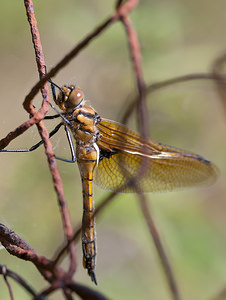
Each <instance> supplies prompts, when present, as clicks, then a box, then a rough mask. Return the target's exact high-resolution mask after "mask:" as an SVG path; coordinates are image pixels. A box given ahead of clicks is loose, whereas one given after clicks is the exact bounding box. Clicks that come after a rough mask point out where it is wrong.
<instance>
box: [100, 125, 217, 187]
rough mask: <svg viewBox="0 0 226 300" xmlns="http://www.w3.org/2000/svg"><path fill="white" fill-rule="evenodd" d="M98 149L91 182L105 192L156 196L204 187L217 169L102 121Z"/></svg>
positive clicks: (208, 163) (193, 156)
mask: <svg viewBox="0 0 226 300" xmlns="http://www.w3.org/2000/svg"><path fill="white" fill-rule="evenodd" d="M99 130H100V133H101V135H102V137H101V139H100V141H98V143H97V144H98V146H99V149H100V161H99V165H98V167H97V168H96V171H95V182H96V184H97V185H99V186H100V187H102V188H103V189H105V190H109V191H115V190H118V189H120V192H136V191H138V190H142V191H143V192H160V191H171V190H175V189H179V188H182V187H190V186H196V185H203V184H208V183H210V182H212V181H214V180H215V178H216V177H217V173H218V171H217V168H216V167H215V166H214V165H213V164H212V163H211V162H210V161H208V160H206V159H204V158H202V157H201V156H199V155H196V154H194V153H191V152H188V151H184V150H181V149H178V148H174V147H171V146H166V145H162V144H159V143H156V142H153V141H152V140H147V141H146V142H145V144H144V143H143V141H142V137H141V136H139V134H137V133H135V132H133V131H131V130H129V129H127V128H126V127H125V126H123V125H121V124H118V123H116V122H112V121H108V120H102V121H101V123H100V125H99Z"/></svg>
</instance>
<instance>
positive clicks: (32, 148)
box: [0, 123, 63, 152]
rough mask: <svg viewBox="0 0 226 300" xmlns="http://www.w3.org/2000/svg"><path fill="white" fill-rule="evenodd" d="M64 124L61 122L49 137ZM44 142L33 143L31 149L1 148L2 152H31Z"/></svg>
mask: <svg viewBox="0 0 226 300" xmlns="http://www.w3.org/2000/svg"><path fill="white" fill-rule="evenodd" d="M62 125H63V123H59V124H58V125H57V126H56V127H55V128H54V129H53V130H52V131H51V132H50V134H49V137H50V138H51V137H52V136H53V135H54V134H55V133H57V132H58V130H59V129H60V127H61V126H62ZM42 144H43V141H40V142H38V143H37V144H35V145H33V146H32V147H31V148H29V149H9V150H7V149H2V150H0V152H31V151H34V150H36V149H37V148H38V147H39V146H41V145H42Z"/></svg>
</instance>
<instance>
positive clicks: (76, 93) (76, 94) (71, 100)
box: [67, 88, 84, 108]
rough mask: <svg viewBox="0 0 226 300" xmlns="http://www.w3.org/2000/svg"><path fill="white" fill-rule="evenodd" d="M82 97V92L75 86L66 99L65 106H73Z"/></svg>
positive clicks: (77, 103) (79, 101) (80, 100)
mask: <svg viewBox="0 0 226 300" xmlns="http://www.w3.org/2000/svg"><path fill="white" fill-rule="evenodd" d="M83 99H84V93H83V91H82V90H81V89H80V88H75V89H73V90H72V91H71V93H70V95H69V97H68V101H67V107H70V108H74V107H76V106H77V105H79V104H80V103H81V102H82V100H83Z"/></svg>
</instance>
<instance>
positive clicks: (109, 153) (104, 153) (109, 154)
mask: <svg viewBox="0 0 226 300" xmlns="http://www.w3.org/2000/svg"><path fill="white" fill-rule="evenodd" d="M117 152H118V151H117V150H113V151H107V150H103V149H100V156H99V161H101V160H102V159H103V158H111V157H112V155H114V154H116V153H117Z"/></svg>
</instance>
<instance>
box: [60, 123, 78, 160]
mask: <svg viewBox="0 0 226 300" xmlns="http://www.w3.org/2000/svg"><path fill="white" fill-rule="evenodd" d="M64 128H65V131H66V135H67V140H68V143H69V147H70V150H71V159H66V158H61V157H57V156H55V157H56V159H58V160H61V161H65V162H69V163H74V162H76V157H75V149H74V145H73V142H72V138H71V133H70V130H69V129H68V127H67V125H65V127H64Z"/></svg>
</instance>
